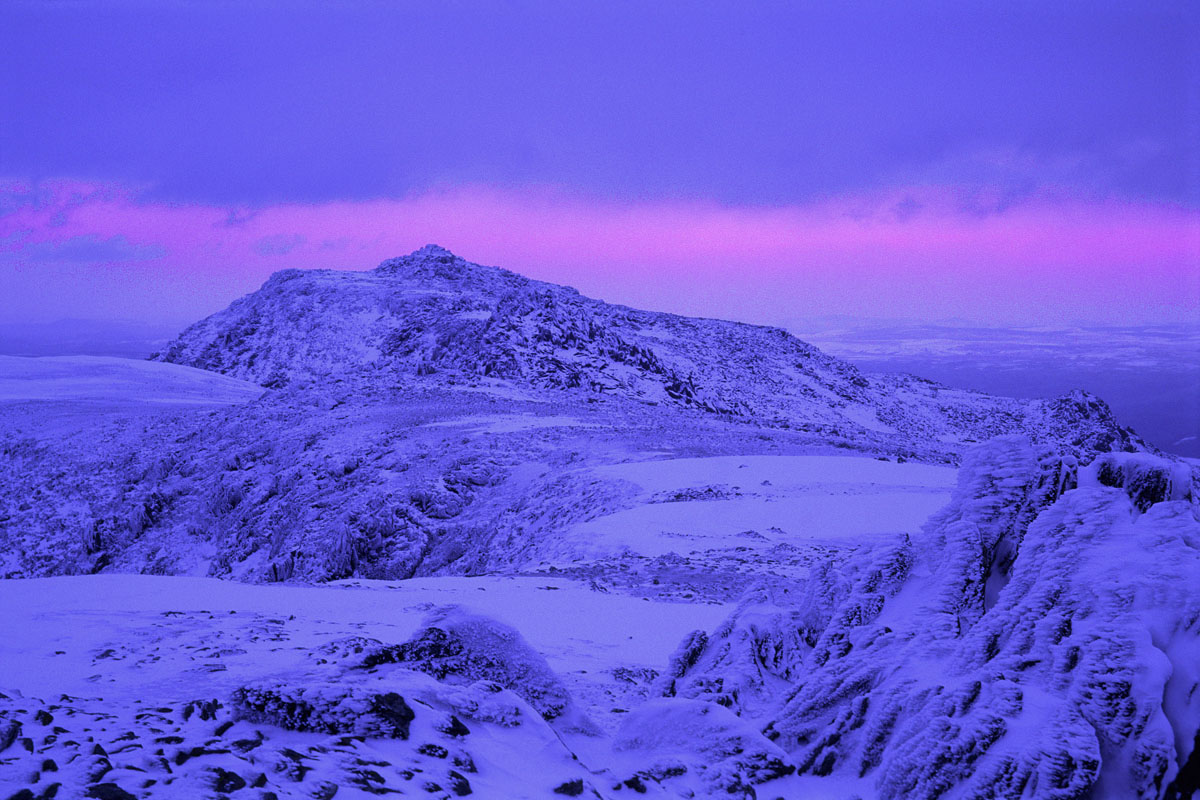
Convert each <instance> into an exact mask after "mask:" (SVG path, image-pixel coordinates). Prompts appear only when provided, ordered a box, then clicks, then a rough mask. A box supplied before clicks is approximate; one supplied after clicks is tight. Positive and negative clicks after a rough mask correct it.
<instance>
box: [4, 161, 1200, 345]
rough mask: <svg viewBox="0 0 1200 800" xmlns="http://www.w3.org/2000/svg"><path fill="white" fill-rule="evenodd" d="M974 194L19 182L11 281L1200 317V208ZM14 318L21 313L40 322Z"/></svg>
mask: <svg viewBox="0 0 1200 800" xmlns="http://www.w3.org/2000/svg"><path fill="white" fill-rule="evenodd" d="M964 197H965V193H964V191H960V190H957V189H955V188H954V187H944V186H910V187H905V188H903V189H901V190H897V191H892V192H880V193H871V194H857V195H852V196H846V197H836V198H830V199H827V200H825V201H822V202H818V203H812V204H808V205H798V206H790V207H779V208H768V207H740V208H735V207H725V206H720V205H716V204H711V203H699V202H695V203H686V202H661V203H654V202H646V203H638V204H629V203H617V202H607V201H600V200H594V199H589V198H582V197H577V196H571V195H568V194H565V193H562V192H557V191H554V190H550V189H530V190H523V191H499V190H495V189H490V188H487V187H478V186H468V187H454V188H447V189H444V190H441V191H434V192H428V193H424V194H420V195H415V196H411V197H405V198H399V199H379V200H368V201H354V202H350V201H345V202H329V203H323V204H319V205H286V204H285V205H276V206H269V207H264V208H256V209H230V208H223V207H216V206H203V205H179V204H170V203H161V202H151V201H147V200H145V199H143V197H142V195H141V194H140V193H139V192H138V191H136V190H135V189H131V188H129V187H122V186H118V185H104V184H88V183H83V182H75V181H69V180H62V181H55V182H44V181H43V182H41V183H39V184H37V185H36V186H35V185H33V184H30V183H29V182H21V181H16V180H12V181H0V201H2V202H0V276H4V277H3V280H5V281H9V280H12V281H14V287H16V288H17V291H16V292H15V293H14V294H13V295H12V296H14V297H16V298H17V299H16V301H15V303H17V304H18V305H19V304H25V305H28V304H29V303H30V302H38V303H39V304H40V310H39V313H40V312H45V313H46V314H48V315H50V316H53V314H51V313H50V312H51V311H53V310H54V309H53V308H52V307H51V306H52V305H53V303H54V302H56V301H55V299H54V298H55V296H56V295H54V294H53V291H54V290H58V292H59V293H58V295H57V297H58V298H59V302H62V303H63V304H64V305H68V306H69V305H71V304H78V303H80V302H83V300H84V299H85V298H83V297H82V296H81V297H74V296H72V295H71V293H70V292H69V291H67V292H64V291H63V290H62V287H63V285H66V284H70V285H74V284H75V283H79V282H82V284H83V285H85V286H89V287H92V291H93V300H99V299H104V298H105V297H106V295H105V293H110V294H112V295H113V297H112V298H108V299H109V300H111V301H112V302H107V305H104V308H111V307H113V304H114V303H116V302H117V301H116V300H114V299H113V298H116V297H119V296H121V295H122V293H123V294H124V296H127V297H129V298H131V299H130V303H133V302H143V303H153V302H157V303H159V304H160V305H161V306H162V307H163V308H170V309H172V310H173V311H175V312H177V313H178V314H180V315H182V316H199V315H200V314H203V313H208V312H210V311H212V310H215V309H216V308H219V307H220V306H222V305H224V304H225V303H226V302H228V301H229V300H231V299H233V297H235V296H237V295H239V294H242V293H244V292H246V291H250V290H252V289H253V288H255V287H256V286H257V285H258V284H259V283H261V281H262V280H264V279H265V278H266V276H267V275H269V274H270V273H271V272H273V271H275V270H277V269H282V268H285V267H301V268H309V267H329V268H336V269H367V268H370V267H371V266H374V264H376V263H378V262H379V261H381V260H383V259H385V258H388V257H391V256H394V255H398V254H402V253H406V252H409V251H411V250H413V249H415V248H417V247H419V246H421V245H423V244H426V243H427V242H437V243H439V244H442V245H444V246H446V247H449V248H450V249H451V250H454V251H455V252H457V253H459V254H460V255H462V256H464V257H466V258H469V259H471V260H475V261H480V262H482V263H491V264H500V265H502V266H506V267H509V268H511V269H514V270H516V271H519V272H522V273H524V274H527V275H529V276H531V277H536V278H540V279H544V280H552V281H555V282H560V283H568V284H571V285H575V286H577V287H578V288H579V289H580V290H582V291H584V292H585V293H589V294H594V295H599V296H602V297H604V298H605V299H610V300H615V301H620V302H626V303H630V304H640V305H647V306H651V307H655V308H663V309H666V310H673V311H679V312H683V313H699V314H705V315H709V316H727V317H736V318H743V319H749V320H752V321H759V322H772V321H777V320H780V319H786V318H789V317H798V316H804V315H809V314H816V313H857V314H867V315H875V316H935V317H936V316H948V315H960V316H967V317H973V318H979V319H1011V320H1021V321H1023V320H1029V319H1037V320H1047V319H1053V318H1055V317H1058V316H1061V317H1064V318H1070V317H1079V318H1090V319H1113V320H1118V319H1119V320H1134V319H1161V318H1183V317H1188V316H1189V315H1193V314H1194V313H1195V309H1196V306H1197V283H1196V282H1197V273H1198V271H1200V215H1198V214H1197V213H1196V212H1195V211H1192V210H1188V209H1184V208H1180V207H1175V206H1169V205H1156V204H1150V203H1132V202H1125V201H1119V200H1113V199H1107V200H1104V199H1102V200H1095V199H1084V198H1075V197H1072V196H1070V194H1069V193H1065V192H1054V191H1049V190H1048V191H1044V192H1042V193H1040V194H1037V195H1034V196H1032V197H1029V198H1027V199H1025V200H1023V201H1022V202H1021V203H1019V204H1016V205H1012V206H1010V207H1007V208H1004V209H1003V210H999V211H993V212H991V213H981V212H980V211H979V210H978V209H979V207H980V204H979V203H978V202H977V201H978V197H973V198H972V200H973V202H972V203H971V204H967V203H964ZM80 237H91V238H92V239H96V240H101V241H110V240H113V237H121V239H120V240H119V241H121V242H122V243H126V244H127V245H128V247H129V248H132V249H135V250H137V252H143V253H146V252H152V253H161V257H158V258H154V259H145V258H143V259H141V260H138V261H130V262H128V263H120V264H114V263H107V264H106V265H92V266H91V267H88V266H85V265H79V264H75V265H73V266H71V267H70V268H69V269H68V268H66V267H62V268H61V269H56V268H55V267H54V266H53V265H50V264H44V263H39V264H37V265H36V266H35V265H33V264H32V262H31V261H30V259H29V257H28V254H29V253H32V252H35V249H36V248H38V247H41V248H43V250H44V249H45V248H46V247H47V246H49V245H61V244H63V243H64V242H69V241H73V240H74V241H83V240H82V239H80ZM89 270H90V271H89ZM14 276H15V277H14ZM39 280H41V281H42V284H41V285H42V287H43V289H44V290H45V291H42V290H41V289H39ZM39 292H41V294H39ZM96 292H98V293H99V294H98V295H97V294H95V293H96ZM172 292H176V293H178V292H183V293H184V296H183V297H182V298H181V297H175V296H173V295H172V294H171V293H172ZM30 298H34V300H32V301H31V300H30ZM117 305H118V306H119V303H117ZM0 310H3V311H6V312H8V313H10V314H12V315H13V316H14V317H20V316H22V312H25V315H26V316H27V315H28V312H30V310H31V309H29V308H18V307H15V306H13V307H9V308H5V309H0ZM133 310H136V309H133ZM76 313H79V311H78V310H77V309H74V308H63V309H62V313H59V314H58V316H65V315H67V314H76Z"/></svg>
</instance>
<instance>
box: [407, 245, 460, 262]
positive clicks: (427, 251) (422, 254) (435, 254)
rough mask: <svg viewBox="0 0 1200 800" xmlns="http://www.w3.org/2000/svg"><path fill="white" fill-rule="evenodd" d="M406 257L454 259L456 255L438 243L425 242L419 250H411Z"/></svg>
mask: <svg viewBox="0 0 1200 800" xmlns="http://www.w3.org/2000/svg"><path fill="white" fill-rule="evenodd" d="M407 257H408V258H449V259H455V258H458V256H456V255H454V253H451V252H450V251H449V250H447V249H446V248H444V247H442V246H441V245H440V244H432V243H431V244H427V245H425V246H424V247H422V248H421V249H419V250H413V251H412V252H411V253H409V254H408V256H407Z"/></svg>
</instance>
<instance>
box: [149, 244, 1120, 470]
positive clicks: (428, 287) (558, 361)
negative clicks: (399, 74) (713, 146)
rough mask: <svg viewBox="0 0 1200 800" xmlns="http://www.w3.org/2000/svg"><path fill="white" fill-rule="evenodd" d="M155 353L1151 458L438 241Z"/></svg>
mask: <svg viewBox="0 0 1200 800" xmlns="http://www.w3.org/2000/svg"><path fill="white" fill-rule="evenodd" d="M154 357H155V358H158V359H160V360H164V361H170V362H175V363H179V364H186V365H188V366H192V367H200V368H202V369H208V370H214V371H217V372H222V373H225V374H227V375H232V376H234V377H238V378H243V379H246V380H251V381H254V382H257V383H260V384H263V385H265V386H268V387H281V386H285V385H288V384H290V383H297V382H298V383H304V384H308V383H312V382H323V383H329V382H332V381H343V382H353V383H354V384H355V385H356V386H357V388H358V390H359V391H360V392H368V393H369V392H373V391H377V390H379V389H380V388H384V387H389V386H394V385H396V384H405V385H412V384H421V385H446V384H448V383H449V384H454V383H461V382H463V381H472V380H479V379H494V380H500V381H503V382H506V383H509V384H511V385H514V386H516V387H519V388H521V389H525V390H529V391H544V390H557V391H559V392H569V393H573V394H575V395H577V396H580V397H586V398H590V399H593V400H595V399H601V398H612V397H616V398H623V399H626V400H632V401H637V402H641V403H648V404H662V405H668V406H676V407H683V408H689V409H695V410H698V411H702V412H708V413H712V414H718V415H726V416H730V417H733V418H737V419H742V420H748V421H752V422H753V424H755V425H758V426H770V427H781V428H795V429H798V430H811V431H816V432H819V433H821V434H822V435H826V436H842V437H846V438H855V439H861V438H863V437H867V438H872V437H874V438H879V437H881V436H882V437H892V438H893V439H896V438H898V439H901V440H903V439H918V440H921V441H923V442H926V443H929V442H940V443H944V444H945V445H946V446H947V447H948V449H953V448H955V447H960V446H961V444H962V443H963V442H970V441H982V440H984V439H987V438H990V437H991V436H995V435H999V434H1004V433H1017V432H1020V433H1024V434H1025V435H1027V436H1030V437H1032V438H1035V439H1038V440H1041V439H1047V438H1052V439H1054V440H1056V441H1058V442H1059V443H1060V444H1061V445H1063V446H1064V447H1067V448H1069V449H1073V450H1079V449H1080V448H1083V449H1088V450H1090V449H1113V450H1121V449H1130V448H1136V449H1143V447H1144V445H1143V444H1142V443H1141V442H1140V440H1138V439H1137V437H1136V436H1133V435H1132V434H1131V433H1130V432H1129V431H1127V430H1125V429H1123V428H1121V427H1120V426H1119V425H1118V424H1117V423H1116V422H1115V421H1114V420H1113V418H1112V415H1111V413H1110V412H1109V410H1108V408H1107V406H1105V405H1104V403H1103V402H1102V401H1099V400H1098V399H1096V398H1094V397H1090V396H1087V395H1085V394H1083V393H1076V394H1074V395H1071V396H1068V397H1064V398H1061V399H1059V400H1055V401H1018V400H1012V399H1007V398H999V397H993V396H989V395H984V394H979V393H975V392H966V391H959V390H954V389H950V388H947V387H944V386H938V385H936V384H932V383H929V382H927V381H922V380H919V379H915V378H912V377H909V376H882V377H881V376H873V375H867V374H864V373H862V372H860V371H859V370H858V369H856V368H855V367H853V366H852V365H850V364H848V363H846V362H844V361H841V360H839V359H836V358H833V357H831V356H828V355H826V354H825V353H822V352H821V351H820V350H818V349H816V348H815V347H812V346H811V345H808V344H806V343H804V342H802V341H800V340H799V339H796V338H795V337H794V336H791V335H790V334H788V333H787V332H786V331H784V330H781V329H778V328H768V327H762V326H755V325H747V324H744V323H736V322H725V321H722V320H713V319H693V318H688V317H680V316H676V315H672V314H663V313H655V312H649V311H639V310H637V309H632V308H626V307H624V306H616V305H610V304H608V303H604V302H601V301H598V300H592V299H590V298H587V297H583V296H582V295H580V294H579V293H578V292H576V291H575V290H574V289H570V288H567V287H563V286H556V285H554V284H548V283H542V282H538V281H533V280H529V279H527V278H523V277H521V276H519V275H516V274H514V273H512V272H509V271H507V270H502V269H499V268H495V267H483V266H479V265H477V264H472V263H470V262H467V261H465V260H463V259H461V258H459V257H457V256H455V255H453V254H452V253H450V252H449V251H447V250H444V249H442V248H440V247H437V246H436V245H428V246H426V247H424V248H422V249H420V250H417V251H416V252H414V253H411V254H409V255H407V256H404V257H401V258H395V259H391V260H389V261H385V262H384V263H382V264H381V265H379V266H378V267H377V268H376V269H374V270H372V271H369V272H334V271H328V270H324V271H322V270H313V271H299V270H287V271H284V272H280V273H276V274H275V275H274V276H272V277H271V278H270V280H268V281H267V282H266V284H264V285H263V287H262V288H261V289H260V290H259V291H257V292H255V293H253V294H251V295H248V296H246V297H244V298H242V299H240V300H238V301H237V302H235V303H234V304H233V305H231V306H230V307H229V308H227V309H226V310H224V311H222V312H220V313H218V314H214V315H213V316H211V317H209V318H208V319H205V320H203V321H201V322H198V323H196V324H195V325H193V326H192V327H190V328H189V329H188V330H186V331H185V332H184V333H183V334H182V335H181V336H180V337H179V338H178V339H177V340H175V341H174V342H173V343H171V345H170V346H169V347H167V348H166V349H165V350H164V351H163V352H162V353H160V354H157V355H156V356H154Z"/></svg>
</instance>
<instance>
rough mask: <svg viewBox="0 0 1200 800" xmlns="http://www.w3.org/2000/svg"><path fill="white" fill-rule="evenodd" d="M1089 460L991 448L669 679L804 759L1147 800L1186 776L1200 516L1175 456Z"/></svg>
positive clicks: (877, 776)
mask: <svg viewBox="0 0 1200 800" xmlns="http://www.w3.org/2000/svg"><path fill="white" fill-rule="evenodd" d="M1114 465H1116V466H1119V467H1120V469H1116V468H1115V466H1114ZM1083 472H1084V478H1083V479H1082V480H1081V484H1082V485H1081V486H1080V487H1079V488H1073V487H1074V484H1075V467H1074V465H1073V463H1072V461H1071V460H1070V459H1065V460H1064V459H1059V458H1056V457H1054V456H1053V455H1051V454H1049V453H1046V452H1039V451H1038V450H1037V449H1036V448H1034V447H1031V446H1030V445H1028V444H1027V443H1022V442H1021V441H1020V440H1017V439H1003V440H999V441H997V442H994V443H992V444H991V445H989V446H987V447H985V448H982V449H981V451H979V452H978V453H976V454H975V455H974V456H973V457H972V458H971V459H970V460H969V461H968V462H967V463H966V464H965V465H964V467H963V469H962V471H961V475H960V483H959V488H958V491H957V492H956V494H955V496H954V499H953V500H952V502H951V503H950V505H949V506H948V507H947V508H946V509H945V510H943V511H942V512H941V513H939V514H938V515H935V517H934V518H933V519H932V520H931V521H930V523H929V524H928V526H927V528H926V530H925V532H924V536H923V537H922V538H921V539H920V540H917V539H916V538H914V539H913V540H911V541H909V542H905V543H902V544H899V545H897V546H891V547H880V548H876V549H875V550H873V551H870V552H865V553H863V554H862V555H861V556H860V557H859V558H858V559H857V560H856V561H853V562H851V563H850V564H848V565H846V566H844V567H842V568H839V569H837V570H831V571H825V572H819V573H817V574H815V575H814V576H812V577H811V578H810V581H809V582H810V586H811V587H812V589H813V590H812V591H811V592H810V593H808V594H803V595H801V596H800V597H798V598H795V599H793V600H791V601H789V602H788V603H786V604H784V605H783V607H782V608H778V609H774V610H773V611H772V613H771V614H770V615H769V616H767V617H765V618H764V617H763V615H762V610H761V608H762V607H761V603H759V602H748V603H747V604H745V605H744V606H743V607H742V608H740V609H739V610H738V612H736V613H735V615H734V616H733V618H731V619H730V621H728V622H727V623H726V624H725V625H724V626H722V628H720V629H718V630H717V631H716V632H714V634H712V635H711V636H707V637H702V636H695V635H693V636H692V637H690V638H689V640H688V644H687V646H686V647H685V648H683V649H682V650H681V654H680V655H679V656H678V657H677V658H676V659H675V662H674V664H675V667H674V670H673V672H674V673H676V674H675V675H674V676H673V677H672V678H671V691H670V692H669V693H673V694H683V695H685V696H694V697H704V696H708V697H711V698H712V699H715V700H717V701H718V702H723V703H725V704H726V705H728V706H730V707H731V708H733V709H735V710H738V711H740V712H741V713H742V714H743V715H744V716H746V717H747V718H752V719H757V720H758V721H759V723H760V724H762V725H763V726H764V730H765V732H766V734H767V735H768V736H769V737H770V738H771V739H773V740H774V741H775V742H776V743H777V744H778V745H780V746H781V747H782V748H783V749H784V750H785V751H786V752H788V754H789V757H790V758H791V759H792V760H793V762H794V763H795V764H796V766H797V769H798V771H799V773H800V774H804V775H813V776H837V775H846V776H851V777H854V778H869V779H871V780H872V781H873V784H874V785H875V787H876V790H877V791H878V793H879V796H880V797H884V798H900V797H904V798H914V797H920V798H933V797H962V798H983V797H1003V798H1018V797H1024V798H1029V797H1033V798H1043V797H1045V798H1051V797H1053V798H1060V797H1080V798H1083V797H1093V796H1103V797H1114V798H1115V797H1145V798H1152V797H1158V796H1160V795H1162V794H1163V792H1164V789H1165V788H1166V787H1167V786H1168V785H1170V784H1171V783H1172V781H1174V780H1177V777H1178V776H1179V775H1183V776H1184V779H1185V780H1193V779H1190V778H1187V777H1186V776H1187V775H1188V774H1190V773H1189V772H1188V770H1192V769H1194V767H1191V766H1189V765H1190V764H1191V761H1192V760H1194V759H1195V755H1194V749H1195V745H1194V742H1195V737H1196V735H1197V732H1198V731H1200V589H1198V588H1197V586H1200V584H1197V583H1196V581H1195V580H1194V576H1195V575H1197V574H1200V521H1198V515H1197V510H1196V506H1195V505H1193V504H1192V503H1190V502H1188V501H1186V500H1183V499H1173V498H1182V497H1183V496H1186V494H1185V492H1184V491H1183V490H1182V489H1178V490H1177V489H1175V488H1173V487H1174V486H1176V485H1177V483H1182V482H1183V481H1182V478H1183V476H1184V474H1185V473H1184V472H1183V471H1181V470H1179V469H1178V468H1177V467H1175V466H1174V465H1173V464H1172V463H1171V462H1168V461H1166V460H1163V459H1153V460H1152V459H1151V458H1150V457H1138V458H1136V459H1126V458H1125V457H1123V456H1122V457H1105V458H1104V459H1102V460H1100V462H1099V463H1097V464H1093V465H1089V467H1088V468H1086V469H1085V470H1084V471H1083ZM1097 474H1099V475H1115V474H1122V475H1124V476H1125V477H1124V478H1122V480H1120V481H1115V480H1114V481H1111V482H1119V483H1120V484H1121V487H1122V488H1120V489H1117V488H1111V487H1109V486H1105V485H1103V483H1104V481H1100V480H1095V479H1093V478H1092V477H1088V476H1089V475H1091V476H1095V475H1097ZM1164 476H1174V477H1172V478H1171V479H1170V480H1168V479H1166V477H1164ZM1147 487H1156V488H1154V489H1153V492H1154V493H1153V494H1152V495H1148V493H1147ZM1149 497H1153V498H1155V499H1156V500H1157V502H1153V503H1147V500H1148V498H1149ZM1139 505H1141V506H1144V507H1145V510H1144V513H1140V514H1139V513H1137V508H1138V507H1139ZM831 573H832V574H831ZM764 619H765V620H767V621H768V624H765V625H764V624H762V620H764ZM780 643H786V646H784V647H782V648H781V647H780ZM777 653H786V654H787V658H786V659H785V660H783V661H782V662H781V661H780V660H779V659H777V658H774V657H773V656H774V655H775V654H777ZM768 677H769V679H770V680H769V681H767V680H764V679H765V678H768ZM731 683H732V684H733V685H734V686H735V687H737V690H736V691H733V692H730V691H727V688H726V687H728V686H729V685H730V684H731ZM747 686H749V687H753V688H755V689H756V691H757V692H758V693H759V694H762V693H763V691H764V688H766V687H772V686H773V687H775V688H774V692H773V694H774V697H775V698H776V702H777V703H778V706H777V707H776V708H775V709H772V708H771V707H770V704H769V703H764V702H763V700H762V699H759V700H757V702H755V703H753V704H751V703H746V702H743V701H742V695H743V693H744V691H745V690H744V689H743V688H742V687H747ZM1173 791H1174V790H1173Z"/></svg>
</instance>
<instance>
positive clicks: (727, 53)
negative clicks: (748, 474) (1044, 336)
mask: <svg viewBox="0 0 1200 800" xmlns="http://www.w3.org/2000/svg"><path fill="white" fill-rule="evenodd" d="M1198 8H1200V6H1197V4H1196V3H1194V2H1152V1H1150V2H1139V3H1114V2H1103V1H1102V2H1088V3H1069V2H1060V3H1034V2H1007V3H994V2H988V3H983V2H954V3H951V2H943V3H921V2H916V3H903V4H883V3H854V2H826V3H778V4H772V3H762V4H745V3H728V4H720V3H706V4H690V3H689V4H685V3H672V2H662V3H645V2H635V3H621V2H606V3H586V4H583V3H580V4H573V3H568V4H560V3H538V4H534V3H505V4H503V5H501V4H494V5H489V4H482V3H444V2H438V3H421V2H411V3H394V2H378V3H374V2H372V3H366V2H360V3H331V2H314V3H309V4H297V3H287V4H283V3H274V2H272V3H253V2H250V3H232V2H230V3H225V2H212V3H199V2H190V1H189V2H169V0H155V1H154V2H149V0H146V1H145V2H125V3H122V2H115V1H110V2H104V3H100V2H96V3H84V2H73V1H70V0H62V1H60V2H54V3H47V2H40V0H39V2H25V1H24V0H8V2H6V3H4V4H3V5H0V75H3V76H4V77H3V78H2V79H0V321H24V320H29V321H34V320H50V319H55V318H60V317H67V316H73V317H124V318H135V319H148V320H149V319H170V320H180V321H183V320H188V319H192V318H195V317H198V316H201V315H203V314H206V313H209V312H211V311H214V310H216V309H218V308H220V307H222V306H224V305H225V304H226V303H228V302H229V301H230V300H231V299H233V298H234V297H236V296H238V295H239V294H242V293H245V292H247V291H250V290H252V289H253V288H255V287H256V286H257V285H258V284H259V283H261V281H262V280H263V279H265V277H266V276H267V275H268V274H270V272H272V271H274V270H276V269H281V268H285V267H297V266H299V267H334V268H350V269H365V268H369V267H371V266H374V264H376V263H377V262H378V261H380V260H382V259H384V258H386V257H389V256H392V255H396V254H400V253H403V252H407V251H409V250H412V249H415V248H417V247H419V246H421V245H423V244H425V243H426V242H438V243H440V244H442V245H444V246H446V247H449V248H451V249H452V250H455V251H456V252H458V253H460V254H461V255H463V256H465V257H467V258H470V259H472V260H476V261H480V262H483V263H492V264H500V265H503V266H506V267H509V268H512V269H515V270H517V271H520V272H523V273H525V274H528V275H531V276H533V277H538V278H542V279H546V280H553V281H556V282H561V283H569V284H572V285H575V286H577V287H578V288H580V289H581V290H583V291H584V292H586V293H589V294H592V295H596V296H600V297H603V298H604V299H608V300H613V301H618V302H625V303H630V304H635V305H642V306H648V307H652V308H661V309H666V310H672V311H680V312H685V313H694V314H703V315H708V316H722V317H731V318H737V319H747V320H751V321H756V322H781V321H784V320H787V319H791V318H797V317H804V316H810V315H816V314H834V313H841V314H854V315H863V316H875V317H889V316H890V317H925V318H930V319H939V318H946V317H963V318H967V319H972V320H979V321H985V322H1054V321H1063V320H1067V321H1069V320H1089V321H1120V322H1140V321H1166V320H1183V319H1196V317H1197V314H1198V313H1200V312H1198V309H1200V147H1198V146H1197V144H1196V142H1198V141H1200V11H1198V10H1197V9H1198ZM285 9H286V13H285ZM700 9H703V10H700Z"/></svg>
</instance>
